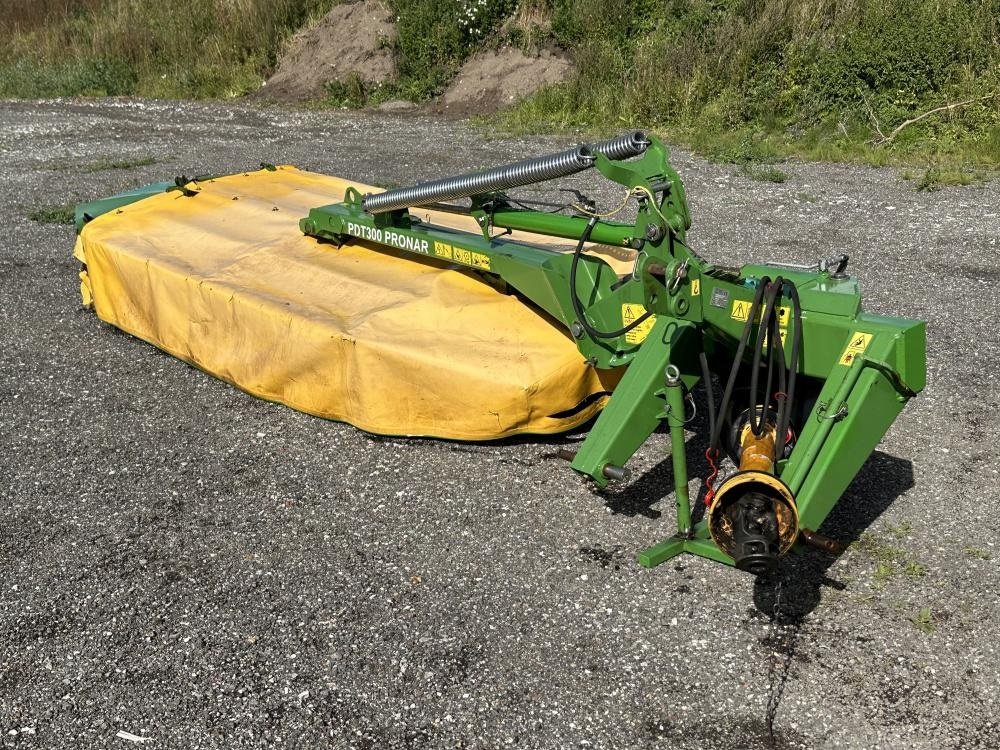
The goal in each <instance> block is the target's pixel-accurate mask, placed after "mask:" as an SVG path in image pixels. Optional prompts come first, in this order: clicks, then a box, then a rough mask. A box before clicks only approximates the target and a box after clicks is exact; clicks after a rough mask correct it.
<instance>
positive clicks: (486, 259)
mask: <svg viewBox="0 0 1000 750" xmlns="http://www.w3.org/2000/svg"><path fill="white" fill-rule="evenodd" d="M434 254H435V255H436V256H438V257H439V258H452V259H453V260H457V261H458V262H459V263H464V264H465V265H467V266H472V267H473V268H481V269H483V270H484V271H489V270H490V256H488V255H486V254H484V253H477V252H475V251H473V250H466V249H464V248H461V247H452V246H451V245H447V244H445V243H444V242H435V243H434Z"/></svg>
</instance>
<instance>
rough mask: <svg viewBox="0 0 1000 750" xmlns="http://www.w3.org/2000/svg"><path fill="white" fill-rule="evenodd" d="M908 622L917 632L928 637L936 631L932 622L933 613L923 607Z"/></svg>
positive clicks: (934, 623)
mask: <svg viewBox="0 0 1000 750" xmlns="http://www.w3.org/2000/svg"><path fill="white" fill-rule="evenodd" d="M910 622H912V623H913V625H914V627H915V628H916V629H917V630H919V631H920V632H921V633H924V634H926V635H930V634H931V633H933V632H934V631H935V630H937V624H936V622H935V621H934V613H933V612H932V611H931V608H930V607H923V608H922V609H921V610H920V611H919V612H917V613H916V614H915V615H913V617H911V618H910Z"/></svg>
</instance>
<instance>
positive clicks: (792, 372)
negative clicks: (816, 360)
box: [774, 284, 802, 461]
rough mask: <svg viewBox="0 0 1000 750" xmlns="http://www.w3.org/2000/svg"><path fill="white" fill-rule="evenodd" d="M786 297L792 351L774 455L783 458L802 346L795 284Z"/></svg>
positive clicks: (799, 308) (800, 315) (799, 313)
mask: <svg viewBox="0 0 1000 750" xmlns="http://www.w3.org/2000/svg"><path fill="white" fill-rule="evenodd" d="M788 298H789V299H790V300H791V301H792V321H793V329H792V351H791V357H790V359H789V366H788V387H787V389H786V390H785V398H784V402H783V403H779V404H778V435H777V439H776V440H775V444H774V448H775V453H774V455H775V457H776V458H777V460H779V461H780V460H781V459H782V458H784V453H785V444H786V441H787V438H788V425H789V423H790V422H791V418H792V404H793V403H794V401H795V382H796V380H797V378H798V373H799V350H800V349H801V347H802V301H801V300H800V299H799V290H798V289H796V288H795V284H789V285H788Z"/></svg>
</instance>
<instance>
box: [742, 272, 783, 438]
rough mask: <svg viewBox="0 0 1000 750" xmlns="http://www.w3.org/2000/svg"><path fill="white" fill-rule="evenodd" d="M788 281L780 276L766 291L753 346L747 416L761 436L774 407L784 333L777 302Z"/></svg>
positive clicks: (752, 428) (781, 363)
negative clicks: (760, 396)
mask: <svg viewBox="0 0 1000 750" xmlns="http://www.w3.org/2000/svg"><path fill="white" fill-rule="evenodd" d="M784 282H785V280H784V279H783V278H781V277H780V276H778V277H777V278H775V280H774V282H773V283H772V284H771V285H770V286H769V287H768V288H767V290H766V292H765V294H764V299H765V304H764V314H763V315H762V316H761V320H760V325H758V327H757V340H756V341H755V342H754V345H753V364H752V366H751V369H750V394H749V395H750V406H749V411H748V412H747V415H748V418H749V422H750V429H751V431H752V432H753V434H754V435H755V436H757V437H760V436H761V435H763V434H764V428H765V426H766V425H767V415H768V412H769V411H770V407H771V387H772V385H773V384H774V363H775V353H776V352H778V351H779V350H780V349H781V335H780V332H779V327H778V324H777V317H778V316H777V315H776V312H775V305H776V304H777V301H778V299H779V298H780V297H781V287H782V285H783V284H784ZM765 339H766V340H767V342H768V347H767V378H766V380H765V385H764V403H763V406H762V407H761V414H760V419H759V420H758V418H757V383H758V380H759V378H760V360H761V357H762V355H763V352H764V341H765ZM775 339H777V341H775ZM783 359H784V358H783V357H782V360H783ZM784 364H785V363H784V361H781V362H780V365H779V366H780V367H781V368H784ZM781 380H782V381H783V380H784V377H783V376H781Z"/></svg>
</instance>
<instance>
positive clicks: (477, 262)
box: [471, 253, 490, 271]
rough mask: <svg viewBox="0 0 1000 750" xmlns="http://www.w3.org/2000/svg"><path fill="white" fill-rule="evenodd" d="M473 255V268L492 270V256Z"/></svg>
mask: <svg viewBox="0 0 1000 750" xmlns="http://www.w3.org/2000/svg"><path fill="white" fill-rule="evenodd" d="M471 255H472V265H473V266H475V267H476V268H482V269H483V270H484V271H489V270H490V256H488V255H483V253H471Z"/></svg>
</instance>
